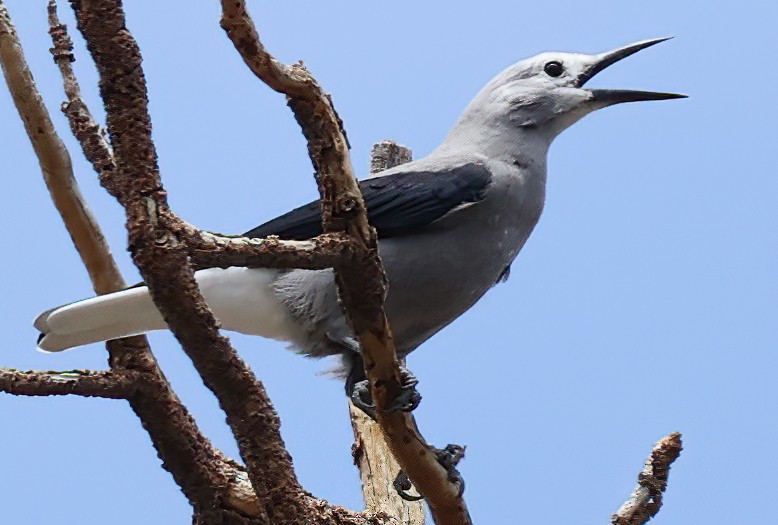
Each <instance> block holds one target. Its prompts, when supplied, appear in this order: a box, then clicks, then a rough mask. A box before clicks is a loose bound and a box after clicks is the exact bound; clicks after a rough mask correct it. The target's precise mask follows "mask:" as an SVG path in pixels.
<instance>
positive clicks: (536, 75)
mask: <svg viewBox="0 0 778 525" xmlns="http://www.w3.org/2000/svg"><path fill="white" fill-rule="evenodd" d="M665 40H668V39H667V38H658V39H654V40H646V41H643V42H637V43H635V44H630V45H628V46H624V47H621V48H618V49H614V50H612V51H608V52H605V53H600V54H597V55H584V54H580V53H542V54H540V55H537V56H534V57H532V58H528V59H526V60H522V61H521V62H517V63H516V64H513V65H512V66H510V67H508V68H507V69H505V70H503V71H502V72H501V73H499V74H498V75H497V76H496V77H494V78H493V79H492V80H491V81H490V82H489V83H488V84H487V85H486V86H485V87H484V88H483V89H482V90H481V92H480V93H479V94H478V95H477V96H476V98H475V99H473V101H472V102H471V103H470V105H469V106H468V109H467V110H466V111H465V113H464V114H463V115H462V118H461V119H460V124H476V125H480V127H481V129H492V130H493V133H489V132H486V131H484V135H485V137H484V138H487V139H488V137H489V136H492V137H494V135H495V134H496V133H502V134H504V135H508V136H510V131H512V130H521V131H522V135H523V137H527V135H528V134H529V135H535V136H539V137H542V138H543V139H544V140H545V139H547V140H548V142H549V143H550V141H551V140H553V138H554V137H556V136H557V135H558V134H559V133H560V132H562V131H563V130H565V129H566V128H568V127H569V126H571V125H572V124H574V123H575V122H577V121H578V120H579V119H581V118H582V117H584V116H585V115H587V114H589V113H591V112H592V111H595V110H597V109H600V108H604V107H607V106H612V105H614V104H621V103H623V102H638V101H643V100H666V99H673V98H684V97H685V95H678V94H675V93H656V92H652V91H633V90H622V89H588V88H586V87H585V86H586V83H587V82H588V81H589V80H590V79H591V78H592V77H594V76H595V75H596V74H597V73H599V72H600V71H602V70H604V69H605V68H607V67H608V66H610V65H612V64H615V63H616V62H618V61H620V60H622V59H624V58H626V57H628V56H630V55H632V54H634V53H637V52H638V51H640V50H641V49H645V48H647V47H650V46H653V45H655V44H658V43H660V42H664V41H665ZM465 127H468V126H465ZM470 127H471V129H472V126H470ZM505 132H508V133H505Z"/></svg>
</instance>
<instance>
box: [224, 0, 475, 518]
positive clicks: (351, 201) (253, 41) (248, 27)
mask: <svg viewBox="0 0 778 525" xmlns="http://www.w3.org/2000/svg"><path fill="white" fill-rule="evenodd" d="M221 5H222V18H221V25H222V28H224V30H225V31H226V32H227V35H228V37H229V38H230V40H231V41H232V43H233V44H234V45H235V48H236V49H237V50H238V52H239V53H240V55H241V57H243V60H244V61H245V62H246V64H247V65H248V66H249V68H250V69H251V71H252V72H254V74H255V75H257V76H258V77H259V78H260V79H261V80H262V81H263V82H265V83H266V84H267V85H268V86H270V87H271V88H272V89H274V90H276V91H278V92H280V93H283V94H285V95H286V97H287V103H288V104H289V107H290V108H291V109H292V111H293V112H294V115H295V118H296V119H297V122H298V123H299V124H300V127H301V129H302V132H303V135H305V138H306V139H307V141H308V155H309V157H310V158H311V162H312V163H313V166H314V169H315V171H316V180H317V182H318V185H319V193H320V195H321V202H322V219H323V226H324V231H325V232H336V231H344V232H347V233H349V234H350V235H351V236H352V237H353V238H354V240H355V244H356V245H357V248H358V249H355V250H353V251H352V252H350V255H351V257H349V258H347V259H346V260H344V261H342V262H341V264H340V265H339V266H338V267H337V268H336V276H337V282H338V289H339V293H340V299H341V302H342V305H343V310H344V312H345V314H346V316H347V317H348V319H349V322H350V324H351V327H352V328H353V330H354V333H355V335H356V336H357V339H358V340H359V344H360V347H361V351H362V356H363V359H364V362H365V372H366V374H367V377H368V379H369V380H370V385H371V390H372V393H373V399H374V401H375V403H376V407H377V409H378V410H377V411H378V419H379V423H380V425H381V428H382V429H383V431H384V434H385V435H386V438H387V442H388V443H389V446H390V447H391V449H392V452H393V454H394V456H395V458H396V459H397V461H398V463H399V464H400V465H401V467H402V468H403V470H404V471H405V472H406V473H407V474H408V475H409V477H410V479H411V480H412V481H413V484H414V485H415V486H416V488H417V489H418V490H419V492H420V493H421V494H422V495H423V496H424V497H425V498H426V500H427V503H428V504H429V506H430V510H431V512H432V515H433V517H434V518H435V520H436V523H439V524H446V525H449V524H450V525H454V524H458V525H467V524H469V523H470V517H469V514H468V512H467V507H466V505H465V503H464V500H463V499H462V497H461V494H460V493H459V488H458V486H457V485H456V484H455V483H452V482H451V480H449V478H448V475H447V472H446V470H445V469H444V468H443V467H441V465H440V464H439V463H438V462H437V459H436V457H435V455H434V453H433V452H432V449H431V448H430V447H429V445H427V443H426V442H425V441H424V439H423V438H422V437H421V435H420V434H419V433H418V431H417V430H416V425H415V422H414V421H413V418H412V417H411V416H410V415H409V414H399V413H386V412H385V411H384V409H385V408H386V407H388V406H390V405H391V403H392V401H393V400H394V399H396V397H397V395H398V394H399V393H400V391H401V384H402V381H401V375H400V365H399V362H398V360H397V356H396V353H395V349H394V342H393V341H392V335H391V329H390V327H389V323H388V321H387V319H386V315H385V313H384V298H385V295H386V276H385V274H384V271H383V266H382V265H381V261H380V259H379V257H378V250H377V246H376V241H377V238H376V234H375V230H374V229H373V228H372V227H371V226H370V224H369V223H368V220H367V211H366V209H365V205H364V201H363V199H362V194H361V192H360V190H359V186H358V185H357V181H356V178H355V176H354V171H353V167H352V165H351V160H350V156H349V150H348V141H347V140H346V137H345V135H344V134H343V130H342V122H341V120H340V118H339V117H338V115H337V113H336V111H335V109H334V107H333V105H332V100H331V98H330V97H329V96H328V95H327V94H326V93H324V91H323V90H322V88H321V87H320V86H319V84H318V83H317V82H316V80H315V79H314V78H313V76H311V74H310V73H309V72H308V71H307V70H306V69H305V68H304V67H303V66H302V65H301V64H295V65H293V66H287V65H284V64H282V63H280V62H279V61H277V60H276V59H275V58H273V57H272V56H271V55H270V54H269V53H268V52H267V50H266V49H265V48H264V46H263V45H262V43H261V41H260V39H259V35H258V33H257V30H256V27H255V25H254V22H253V20H252V19H251V17H250V16H249V14H248V12H247V10H246V5H245V2H244V1H243V0H221Z"/></svg>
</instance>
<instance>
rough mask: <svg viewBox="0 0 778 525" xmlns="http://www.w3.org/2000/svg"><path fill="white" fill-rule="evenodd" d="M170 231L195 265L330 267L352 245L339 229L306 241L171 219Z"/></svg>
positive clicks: (312, 268)
mask: <svg viewBox="0 0 778 525" xmlns="http://www.w3.org/2000/svg"><path fill="white" fill-rule="evenodd" d="M169 224H171V231H175V232H177V233H178V234H179V235H180V236H181V238H182V239H183V240H184V242H185V244H186V246H187V248H188V250H189V256H190V257H191V259H192V262H193V263H194V264H195V265H196V266H197V267H198V268H205V267H208V268H211V267H218V268H227V267H229V266H257V267H262V268H303V269H307V270H321V269H323V268H332V267H333V266H336V265H337V264H338V262H339V261H340V260H341V259H342V258H343V256H344V254H345V253H346V252H347V251H348V250H350V249H351V238H350V237H349V236H348V235H344V234H342V233H325V234H323V235H319V236H318V237H314V238H313V239H310V240H308V241H285V240H281V239H278V238H275V237H270V238H267V239H254V238H250V237H229V236H221V235H216V234H212V233H209V232H206V231H202V230H197V229H195V228H193V227H191V226H189V225H183V226H182V227H181V228H179V227H178V225H179V224H181V223H180V222H178V221H173V220H171V221H170V222H169Z"/></svg>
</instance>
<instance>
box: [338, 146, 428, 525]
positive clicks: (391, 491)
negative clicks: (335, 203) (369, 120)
mask: <svg viewBox="0 0 778 525" xmlns="http://www.w3.org/2000/svg"><path fill="white" fill-rule="evenodd" d="M410 160H411V150H410V149H408V148H406V147H405V146H401V145H399V144H397V143H396V142H393V141H390V140H386V141H383V142H379V143H377V144H375V145H373V148H372V150H371V154H370V173H372V174H376V173H379V172H381V171H383V170H385V169H388V168H392V167H394V166H398V165H400V164H404V163H406V162H409V161H410ZM349 414H350V417H351V426H352V428H353V430H354V444H353V446H352V452H353V456H354V463H355V464H356V465H357V467H358V468H359V477H360V481H361V482H362V498H363V499H364V501H365V508H366V509H367V510H369V511H373V512H384V513H386V514H387V515H389V516H393V517H394V518H395V519H396V520H397V522H398V524H399V525H424V522H425V519H426V511H425V509H424V505H423V504H422V502H421V501H407V500H404V499H402V498H401V497H400V495H399V494H398V493H397V490H396V489H395V487H394V480H395V478H396V477H397V473H398V472H399V471H400V466H399V465H398V464H397V461H396V460H395V459H394V456H393V455H392V452H391V450H390V448H389V446H388V445H387V444H386V440H385V439H384V435H383V432H382V430H381V427H380V426H379V425H378V423H376V422H375V421H373V420H372V419H370V418H369V417H367V416H366V415H365V413H364V412H362V410H360V409H358V408H356V407H354V405H353V404H352V403H349Z"/></svg>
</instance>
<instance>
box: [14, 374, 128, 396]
mask: <svg viewBox="0 0 778 525" xmlns="http://www.w3.org/2000/svg"><path fill="white" fill-rule="evenodd" d="M136 384H137V377H136V376H135V375H133V374H122V373H117V372H91V371H89V370H68V371H63V372H41V371H38V370H26V371H23V370H15V369H13V368H0V392H5V393H7V394H13V395H17V396H64V395H69V394H73V395H77V396H84V397H105V398H109V399H127V398H128V397H130V395H132V394H133V393H134V392H135V390H136Z"/></svg>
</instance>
